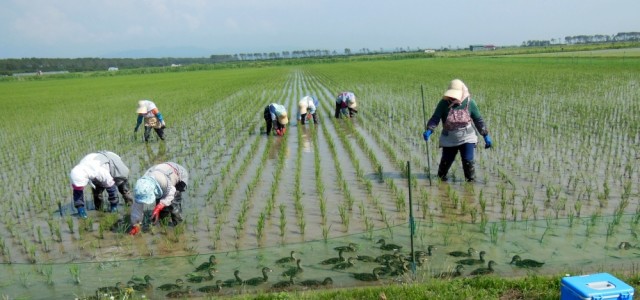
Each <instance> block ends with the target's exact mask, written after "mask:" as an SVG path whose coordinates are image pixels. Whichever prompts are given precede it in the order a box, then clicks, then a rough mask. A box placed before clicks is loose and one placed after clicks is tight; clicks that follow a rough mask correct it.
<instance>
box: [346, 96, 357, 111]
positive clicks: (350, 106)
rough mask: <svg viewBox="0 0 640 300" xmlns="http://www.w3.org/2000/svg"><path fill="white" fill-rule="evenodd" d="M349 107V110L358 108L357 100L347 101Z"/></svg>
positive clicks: (352, 98)
mask: <svg viewBox="0 0 640 300" xmlns="http://www.w3.org/2000/svg"><path fill="white" fill-rule="evenodd" d="M347 106H349V108H356V106H358V104H356V98H355V97H350V98H349V100H348V101H347Z"/></svg>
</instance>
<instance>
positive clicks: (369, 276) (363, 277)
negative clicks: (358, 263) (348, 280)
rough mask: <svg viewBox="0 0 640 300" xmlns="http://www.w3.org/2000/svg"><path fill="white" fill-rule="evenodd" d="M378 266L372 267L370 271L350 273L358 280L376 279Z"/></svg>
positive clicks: (378, 272)
mask: <svg viewBox="0 0 640 300" xmlns="http://www.w3.org/2000/svg"><path fill="white" fill-rule="evenodd" d="M379 274H380V268H379V267H378V268H374V269H373V271H371V273H351V275H353V278H355V279H357V280H360V281H378V280H379V279H380V275H379Z"/></svg>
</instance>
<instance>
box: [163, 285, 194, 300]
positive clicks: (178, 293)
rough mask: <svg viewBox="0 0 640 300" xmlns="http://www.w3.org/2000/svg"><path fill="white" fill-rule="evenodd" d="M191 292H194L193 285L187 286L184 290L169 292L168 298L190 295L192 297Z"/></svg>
mask: <svg viewBox="0 0 640 300" xmlns="http://www.w3.org/2000/svg"><path fill="white" fill-rule="evenodd" d="M191 294H193V289H191V286H187V288H186V289H184V290H179V291H172V292H168V293H167V295H166V297H167V298H188V297H191Z"/></svg>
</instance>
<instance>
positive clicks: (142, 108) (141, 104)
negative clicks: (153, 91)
mask: <svg viewBox="0 0 640 300" xmlns="http://www.w3.org/2000/svg"><path fill="white" fill-rule="evenodd" d="M136 113H139V114H146V113H147V106H146V105H144V101H142V100H140V101H138V109H137V110H136Z"/></svg>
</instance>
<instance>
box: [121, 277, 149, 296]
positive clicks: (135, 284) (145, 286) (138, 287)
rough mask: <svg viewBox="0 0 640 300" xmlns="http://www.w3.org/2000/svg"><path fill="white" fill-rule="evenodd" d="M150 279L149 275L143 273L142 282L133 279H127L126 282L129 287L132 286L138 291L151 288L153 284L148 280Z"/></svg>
mask: <svg viewBox="0 0 640 300" xmlns="http://www.w3.org/2000/svg"><path fill="white" fill-rule="evenodd" d="M151 280H153V278H151V276H149V275H145V276H144V282H143V283H138V282H136V281H135V280H129V282H127V284H128V285H129V287H131V288H133V289H134V290H136V291H138V292H145V291H149V290H152V289H153V285H152V284H151V282H150V281H151Z"/></svg>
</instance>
